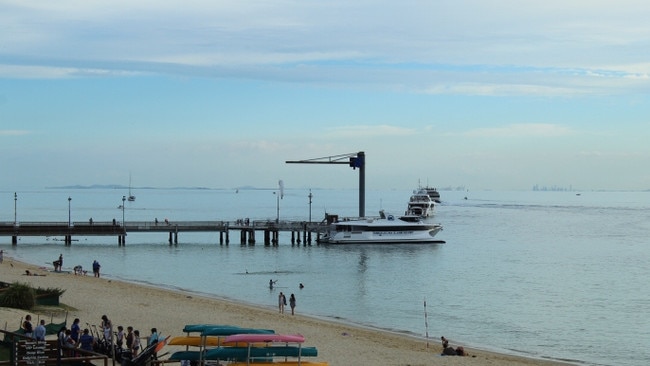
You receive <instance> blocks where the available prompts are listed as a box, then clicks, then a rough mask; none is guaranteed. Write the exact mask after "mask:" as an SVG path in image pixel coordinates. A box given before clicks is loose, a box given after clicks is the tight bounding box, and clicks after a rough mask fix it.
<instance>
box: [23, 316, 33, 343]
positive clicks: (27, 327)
mask: <svg viewBox="0 0 650 366" xmlns="http://www.w3.org/2000/svg"><path fill="white" fill-rule="evenodd" d="M23 332H24V333H25V336H26V337H29V338H32V336H33V335H34V327H33V325H32V316H31V315H29V314H27V315H26V316H25V321H24V322H23Z"/></svg>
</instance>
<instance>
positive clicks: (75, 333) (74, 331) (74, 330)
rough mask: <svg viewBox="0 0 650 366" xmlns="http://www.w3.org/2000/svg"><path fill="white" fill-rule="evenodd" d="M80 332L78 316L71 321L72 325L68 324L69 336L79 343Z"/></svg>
mask: <svg viewBox="0 0 650 366" xmlns="http://www.w3.org/2000/svg"><path fill="white" fill-rule="evenodd" d="M80 333H81V327H80V326H79V318H76V319H75V320H74V321H73V322H72V325H71V326H70V337H72V339H73V340H74V342H75V343H79V334H80Z"/></svg>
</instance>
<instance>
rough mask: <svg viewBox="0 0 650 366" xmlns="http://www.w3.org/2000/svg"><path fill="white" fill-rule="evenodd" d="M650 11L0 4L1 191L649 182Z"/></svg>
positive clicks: (631, 4)
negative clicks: (352, 163)
mask: <svg viewBox="0 0 650 366" xmlns="http://www.w3.org/2000/svg"><path fill="white" fill-rule="evenodd" d="M649 19H650V3H648V2H647V1H645V0H643V1H641V0H639V1H633V0H619V1H599V0H589V1H583V0H572V1H566V0H563V1H556V0H544V1H515V0H512V1H487V0H480V1H479V0H476V1H468V0H455V1H436V0H431V1H410V0H406V1H382V0H373V1H365V0H356V1H338V0H328V1H315V0H296V1H294V0H284V1H259V0H250V1H214V0H213V1H191V0H190V1H187V0H185V1H161V0H156V1H144V0H139V1H132V0H129V1H121V0H113V1H78V0H77V1H71V0H57V1H23V0H15V1H14V0H0V34H2V35H1V36H0V169H1V170H2V173H1V174H0V191H11V192H13V191H15V190H19V191H20V190H21V189H30V188H42V187H47V186H60V185H72V184H82V185H90V184H124V185H128V180H129V173H131V174H132V176H133V185H134V186H157V187H176V186H202V187H211V188H232V187H238V186H257V187H275V186H277V182H278V180H279V179H282V180H283V181H284V183H285V187H286V188H302V187H306V188H309V187H323V188H355V187H356V186H357V183H358V174H357V172H355V171H353V170H352V169H351V168H349V167H347V166H342V165H296V164H286V163H285V161H287V160H302V159H313V158H320V157H327V156H333V155H339V154H347V153H353V154H356V153H357V152H358V151H364V152H365V154H366V156H367V164H366V184H367V187H368V188H369V189H374V188H377V189H389V188H395V189H411V188H415V187H416V186H417V185H418V182H421V183H428V184H430V185H434V186H438V187H443V186H465V187H466V188H468V189H470V190H471V189H477V190H478V189H517V190H520V189H522V190H528V189H531V187H532V186H533V185H535V184H539V185H542V186H553V185H555V186H564V187H570V186H572V187H573V188H574V189H580V190H590V189H623V190H627V189H631V190H639V189H650V168H649V167H650V100H649V99H650V98H649V95H650V93H649V92H650V78H649V76H650V21H649Z"/></svg>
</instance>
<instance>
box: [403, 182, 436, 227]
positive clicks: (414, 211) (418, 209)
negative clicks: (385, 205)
mask: <svg viewBox="0 0 650 366" xmlns="http://www.w3.org/2000/svg"><path fill="white" fill-rule="evenodd" d="M435 206H436V202H435V201H434V200H433V199H432V198H431V196H429V194H428V193H427V191H425V190H423V189H420V190H417V191H414V192H413V195H411V198H409V203H408V206H407V207H406V213H405V214H404V216H405V217H409V218H412V217H416V218H417V217H421V218H427V217H430V216H433V213H434V209H435ZM409 221H411V220H410V219H409Z"/></svg>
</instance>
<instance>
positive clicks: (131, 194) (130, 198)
mask: <svg viewBox="0 0 650 366" xmlns="http://www.w3.org/2000/svg"><path fill="white" fill-rule="evenodd" d="M128 199H129V202H133V201H135V196H134V195H133V193H131V173H129V198H128Z"/></svg>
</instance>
